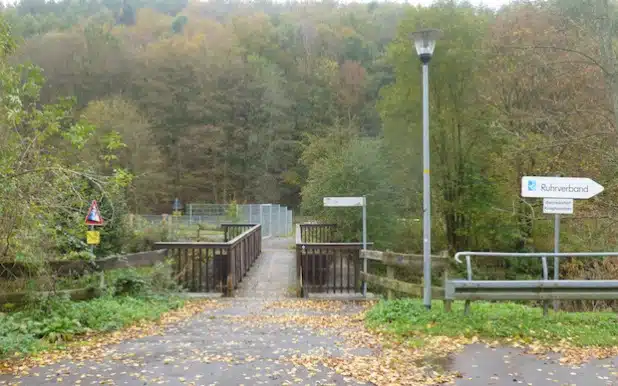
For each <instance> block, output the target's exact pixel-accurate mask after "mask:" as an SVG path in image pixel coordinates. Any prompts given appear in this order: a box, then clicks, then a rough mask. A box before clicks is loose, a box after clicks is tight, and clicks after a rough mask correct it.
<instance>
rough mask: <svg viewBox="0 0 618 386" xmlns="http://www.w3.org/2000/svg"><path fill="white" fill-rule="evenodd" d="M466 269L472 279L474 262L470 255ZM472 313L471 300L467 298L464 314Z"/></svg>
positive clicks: (467, 257)
mask: <svg viewBox="0 0 618 386" xmlns="http://www.w3.org/2000/svg"><path fill="white" fill-rule="evenodd" d="M466 270H467V271H468V280H470V281H471V280H472V262H471V261H470V255H468V256H466ZM468 314H470V300H466V303H465V305H464V315H468Z"/></svg>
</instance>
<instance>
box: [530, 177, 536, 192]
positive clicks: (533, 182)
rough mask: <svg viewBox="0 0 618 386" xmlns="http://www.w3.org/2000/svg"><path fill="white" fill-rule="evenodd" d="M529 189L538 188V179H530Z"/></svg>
mask: <svg viewBox="0 0 618 386" xmlns="http://www.w3.org/2000/svg"><path fill="white" fill-rule="evenodd" d="M528 190H530V191H534V190H536V181H534V180H530V181H528Z"/></svg>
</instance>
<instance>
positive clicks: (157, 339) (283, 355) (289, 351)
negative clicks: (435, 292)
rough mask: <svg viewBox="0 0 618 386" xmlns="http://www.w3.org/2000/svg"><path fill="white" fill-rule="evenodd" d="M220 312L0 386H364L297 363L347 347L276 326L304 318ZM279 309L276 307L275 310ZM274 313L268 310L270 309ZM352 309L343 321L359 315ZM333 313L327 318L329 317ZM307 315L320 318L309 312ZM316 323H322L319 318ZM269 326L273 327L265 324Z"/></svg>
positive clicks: (228, 303) (259, 306) (243, 303)
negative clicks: (98, 385)
mask: <svg viewBox="0 0 618 386" xmlns="http://www.w3.org/2000/svg"><path fill="white" fill-rule="evenodd" d="M218 302H221V303H224V305H223V307H218V308H216V309H209V310H207V311H206V312H203V313H201V314H199V315H197V316H196V317H194V318H191V319H188V320H185V321H182V322H180V323H179V324H176V325H172V326H170V327H168V328H167V329H166V330H165V331H164V332H163V333H162V334H161V335H155V336H149V337H144V338H140V339H135V340H129V341H126V342H123V343H120V344H117V345H112V346H109V347H107V348H106V349H105V350H104V351H103V352H101V356H100V357H99V358H97V359H96V360H94V359H92V360H84V361H82V360H65V361H62V362H60V363H58V364H54V365H51V366H48V367H40V368H33V369H31V370H29V372H28V374H27V375H24V376H21V377H12V376H9V375H3V376H1V378H0V383H2V384H21V385H52V384H54V385H56V384H67V385H75V384H81V385H90V384H112V385H156V384H166V385H242V384H244V385H260V384H264V385H272V384H277V385H281V384H303V385H305V384H311V385H327V384H331V385H339V384H341V385H342V384H364V383H362V382H353V381H352V382H350V381H349V380H346V379H345V378H344V377H343V376H341V375H338V374H336V373H335V371H333V370H330V369H327V368H325V367H323V366H315V367H312V368H307V367H305V366H301V365H298V364H296V363H294V362H295V360H294V357H295V356H296V357H298V356H300V355H303V354H305V355H325V354H327V355H332V356H335V357H340V356H341V355H342V354H343V347H342V346H341V343H342V339H341V338H340V337H337V336H334V335H333V334H332V331H329V329H328V328H327V327H325V328H324V330H323V331H322V333H320V332H316V331H315V330H313V329H312V328H311V327H309V326H302V325H297V324H295V323H291V324H290V323H287V324H286V323H283V322H277V321H278V320H280V321H282V320H294V319H295V318H298V317H299V315H300V314H298V313H296V312H295V311H292V310H291V309H281V308H279V306H277V305H276V304H273V303H272V302H260V301H258V300H256V299H230V300H227V299H224V300H219V301H218ZM273 305H274V306H275V307H272V306H273ZM269 306H271V308H268V307H269ZM358 307H359V306H355V305H350V306H347V307H346V308H345V309H342V310H341V311H339V312H341V313H346V312H355V311H357V310H358ZM332 309H333V308H329V309H328V310H327V311H326V312H327V313H329V314H330V313H331V310H332ZM305 311H306V313H304V314H305V315H309V314H314V315H315V314H317V313H320V312H319V311H311V310H305ZM316 317H317V316H316ZM269 318H271V319H272V320H268V319H269Z"/></svg>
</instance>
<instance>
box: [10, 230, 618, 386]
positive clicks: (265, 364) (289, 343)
mask: <svg viewBox="0 0 618 386" xmlns="http://www.w3.org/2000/svg"><path fill="white" fill-rule="evenodd" d="M287 243H288V241H287V240H272V241H269V242H267V243H266V245H265V248H264V254H263V256H262V257H261V258H260V259H259V260H258V263H257V264H256V266H254V267H253V268H252V270H251V272H250V274H249V276H248V277H247V278H246V279H245V280H244V281H243V284H242V285H241V287H240V288H239V291H238V294H239V295H241V296H242V297H239V298H232V299H219V300H214V301H213V300H210V301H198V302H196V303H193V305H192V306H189V307H187V308H186V309H184V310H180V311H178V312H177V313H176V314H173V313H172V315H169V316H167V317H166V318H165V319H166V321H165V323H164V324H163V325H161V326H160V325H156V326H153V325H148V324H146V325H145V326H142V327H136V328H134V329H128V330H124V331H121V332H117V333H114V334H111V335H108V336H107V337H105V338H103V339H102V338H96V339H94V341H93V340H92V339H91V340H90V341H89V343H88V344H87V345H85V346H84V347H83V348H81V349H80V348H79V347H78V348H74V349H72V350H70V351H69V352H68V354H67V353H65V354H63V356H60V357H59V356H58V354H57V353H52V354H49V355H47V356H46V357H45V356H44V358H45V360H44V362H43V363H44V364H45V365H44V366H41V365H36V366H34V367H32V366H23V367H19V366H18V365H14V366H13V370H16V371H15V372H16V373H17V374H5V375H0V384H2V385H9V384H10V385H58V384H63V385H99V384H108V385H159V384H161V385H195V386H197V385H230V386H234V385H247V386H249V385H294V384H296V385H388V386H395V385H439V384H444V383H445V382H448V381H454V382H455V384H456V385H462V386H463V385H466V386H467V385H470V386H472V385H474V386H482V385H517V384H524V385H534V386H537V385H538V386H542V385H585V386H597V385H599V386H602V385H603V386H605V385H618V382H616V361H611V360H605V361H595V362H592V363H590V364H588V365H583V366H580V367H577V366H572V365H564V364H561V363H560V361H559V360H557V358H555V357H549V358H548V359H547V358H540V359H539V358H537V357H535V356H533V355H530V354H523V353H522V352H521V351H520V350H519V349H508V348H497V349H493V348H488V347H485V346H483V345H479V344H473V345H469V346H464V343H466V342H464V340H460V339H452V338H446V337H428V338H422V339H421V338H420V337H419V338H418V339H416V341H417V342H420V341H421V340H422V341H423V344H422V346H419V347H414V346H412V345H408V344H406V343H403V344H402V342H398V341H395V340H394V339H393V338H392V337H390V336H381V335H376V334H374V333H372V332H370V331H368V330H367V329H366V328H365V325H364V320H363V311H364V310H365V309H366V308H367V307H368V306H369V305H370V303H368V302H358V303H354V302H341V301H313V300H303V299H293V298H290V297H289V295H290V292H289V289H290V287H293V282H292V283H291V282H290V281H291V280H293V274H292V275H290V274H289V273H290V271H289V269H290V267H293V259H294V253H293V251H291V250H289V249H288V248H286V244H287ZM410 338H411V339H410V340H409V341H408V342H412V341H415V338H414V337H410ZM461 350H463V351H461ZM457 352H459V353H458V354H457ZM446 358H450V360H447V359H446ZM56 359H57V360H56ZM442 366H443V367H445V368H446V369H448V370H449V371H447V374H449V375H448V376H446V375H443V374H441V373H442V371H440V370H439V368H440V367H442ZM436 370H437V371H436ZM456 372H459V373H460V377H459V378H454V377H453V375H454V374H456Z"/></svg>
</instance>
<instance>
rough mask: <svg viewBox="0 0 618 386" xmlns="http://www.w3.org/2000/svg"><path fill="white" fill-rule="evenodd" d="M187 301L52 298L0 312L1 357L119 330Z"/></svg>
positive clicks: (175, 299)
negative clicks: (75, 300)
mask: <svg viewBox="0 0 618 386" xmlns="http://www.w3.org/2000/svg"><path fill="white" fill-rule="evenodd" d="M183 303H184V301H183V300H182V299H180V298H178V297H174V296H151V297H130V296H120V297H111V296H105V297H102V298H98V299H93V300H90V301H85V302H71V301H68V300H64V299H57V298H56V299H52V300H49V301H46V302H45V303H43V304H36V305H33V306H32V307H30V308H28V309H25V310H22V311H18V312H14V313H0V358H6V357H9V356H13V355H18V356H19V355H23V354H32V353H35V352H38V351H41V350H45V349H49V348H52V347H54V346H56V347H58V346H62V344H63V342H66V341H70V340H72V339H73V338H74V337H75V336H78V335H80V334H84V333H87V332H103V331H112V330H117V329H120V328H123V327H126V326H129V325H131V324H133V323H135V322H137V321H142V320H156V319H158V318H159V317H160V316H161V314H163V313H164V312H167V311H169V310H172V309H176V308H178V307H180V306H182V304H183Z"/></svg>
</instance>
